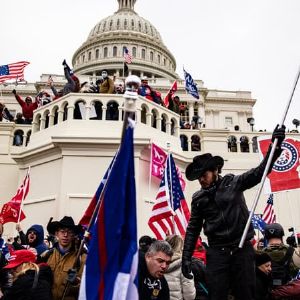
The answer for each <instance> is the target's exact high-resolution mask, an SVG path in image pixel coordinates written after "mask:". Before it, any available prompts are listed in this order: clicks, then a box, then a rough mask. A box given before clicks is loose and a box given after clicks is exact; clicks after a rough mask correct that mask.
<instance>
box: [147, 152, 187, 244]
mask: <svg viewBox="0 0 300 300" xmlns="http://www.w3.org/2000/svg"><path fill="white" fill-rule="evenodd" d="M170 176H171V178H170ZM189 218H190V211H189V208H188V206H187V203H186V201H185V197H184V194H183V192H182V189H181V187H180V182H179V178H178V174H177V172H176V167H175V162H174V160H173V157H172V154H170V159H168V162H167V167H166V168H165V171H164V174H163V178H162V181H161V183H160V187H159V190H158V193H157V197H156V203H155V204H154V206H153V208H152V214H151V217H150V219H149V221H148V225H149V227H150V228H151V230H152V231H153V232H154V234H155V236H156V238H157V239H160V240H161V239H165V237H166V236H167V235H169V234H174V233H175V234H180V235H182V236H184V235H185V231H186V227H187V224H188V220H189Z"/></svg>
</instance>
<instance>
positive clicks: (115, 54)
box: [113, 46, 118, 57]
mask: <svg viewBox="0 0 300 300" xmlns="http://www.w3.org/2000/svg"><path fill="white" fill-rule="evenodd" d="M117 50H118V48H117V47H116V46H114V47H113V57H116V56H117Z"/></svg>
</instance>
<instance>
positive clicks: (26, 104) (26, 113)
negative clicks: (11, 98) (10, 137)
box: [12, 89, 38, 124]
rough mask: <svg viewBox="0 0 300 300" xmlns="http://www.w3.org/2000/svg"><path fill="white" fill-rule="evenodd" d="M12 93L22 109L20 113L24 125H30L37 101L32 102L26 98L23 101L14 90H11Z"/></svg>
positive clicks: (28, 97) (29, 98)
mask: <svg viewBox="0 0 300 300" xmlns="http://www.w3.org/2000/svg"><path fill="white" fill-rule="evenodd" d="M12 93H13V94H14V95H15V98H16V100H17V101H18V103H19V104H20V105H21V107H22V113H23V117H24V120H25V124H31V123H32V119H33V111H34V110H35V109H37V107H38V103H37V101H35V102H32V98H31V97H30V96H27V97H26V98H25V101H24V100H23V99H22V98H21V97H20V96H19V95H18V94H17V91H16V90H15V89H13V90H12Z"/></svg>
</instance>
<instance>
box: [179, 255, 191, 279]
mask: <svg viewBox="0 0 300 300" xmlns="http://www.w3.org/2000/svg"><path fill="white" fill-rule="evenodd" d="M181 271H182V274H183V276H184V277H185V278H187V279H193V274H192V262H191V261H190V260H185V259H183V260H182V263H181Z"/></svg>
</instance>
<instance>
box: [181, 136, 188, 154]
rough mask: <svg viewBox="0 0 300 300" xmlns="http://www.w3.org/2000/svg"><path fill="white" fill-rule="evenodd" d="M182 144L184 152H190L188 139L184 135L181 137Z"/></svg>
mask: <svg viewBox="0 0 300 300" xmlns="http://www.w3.org/2000/svg"><path fill="white" fill-rule="evenodd" d="M180 144H181V149H182V150H183V151H188V138H187V137H186V136H185V135H184V134H181V135H180Z"/></svg>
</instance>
